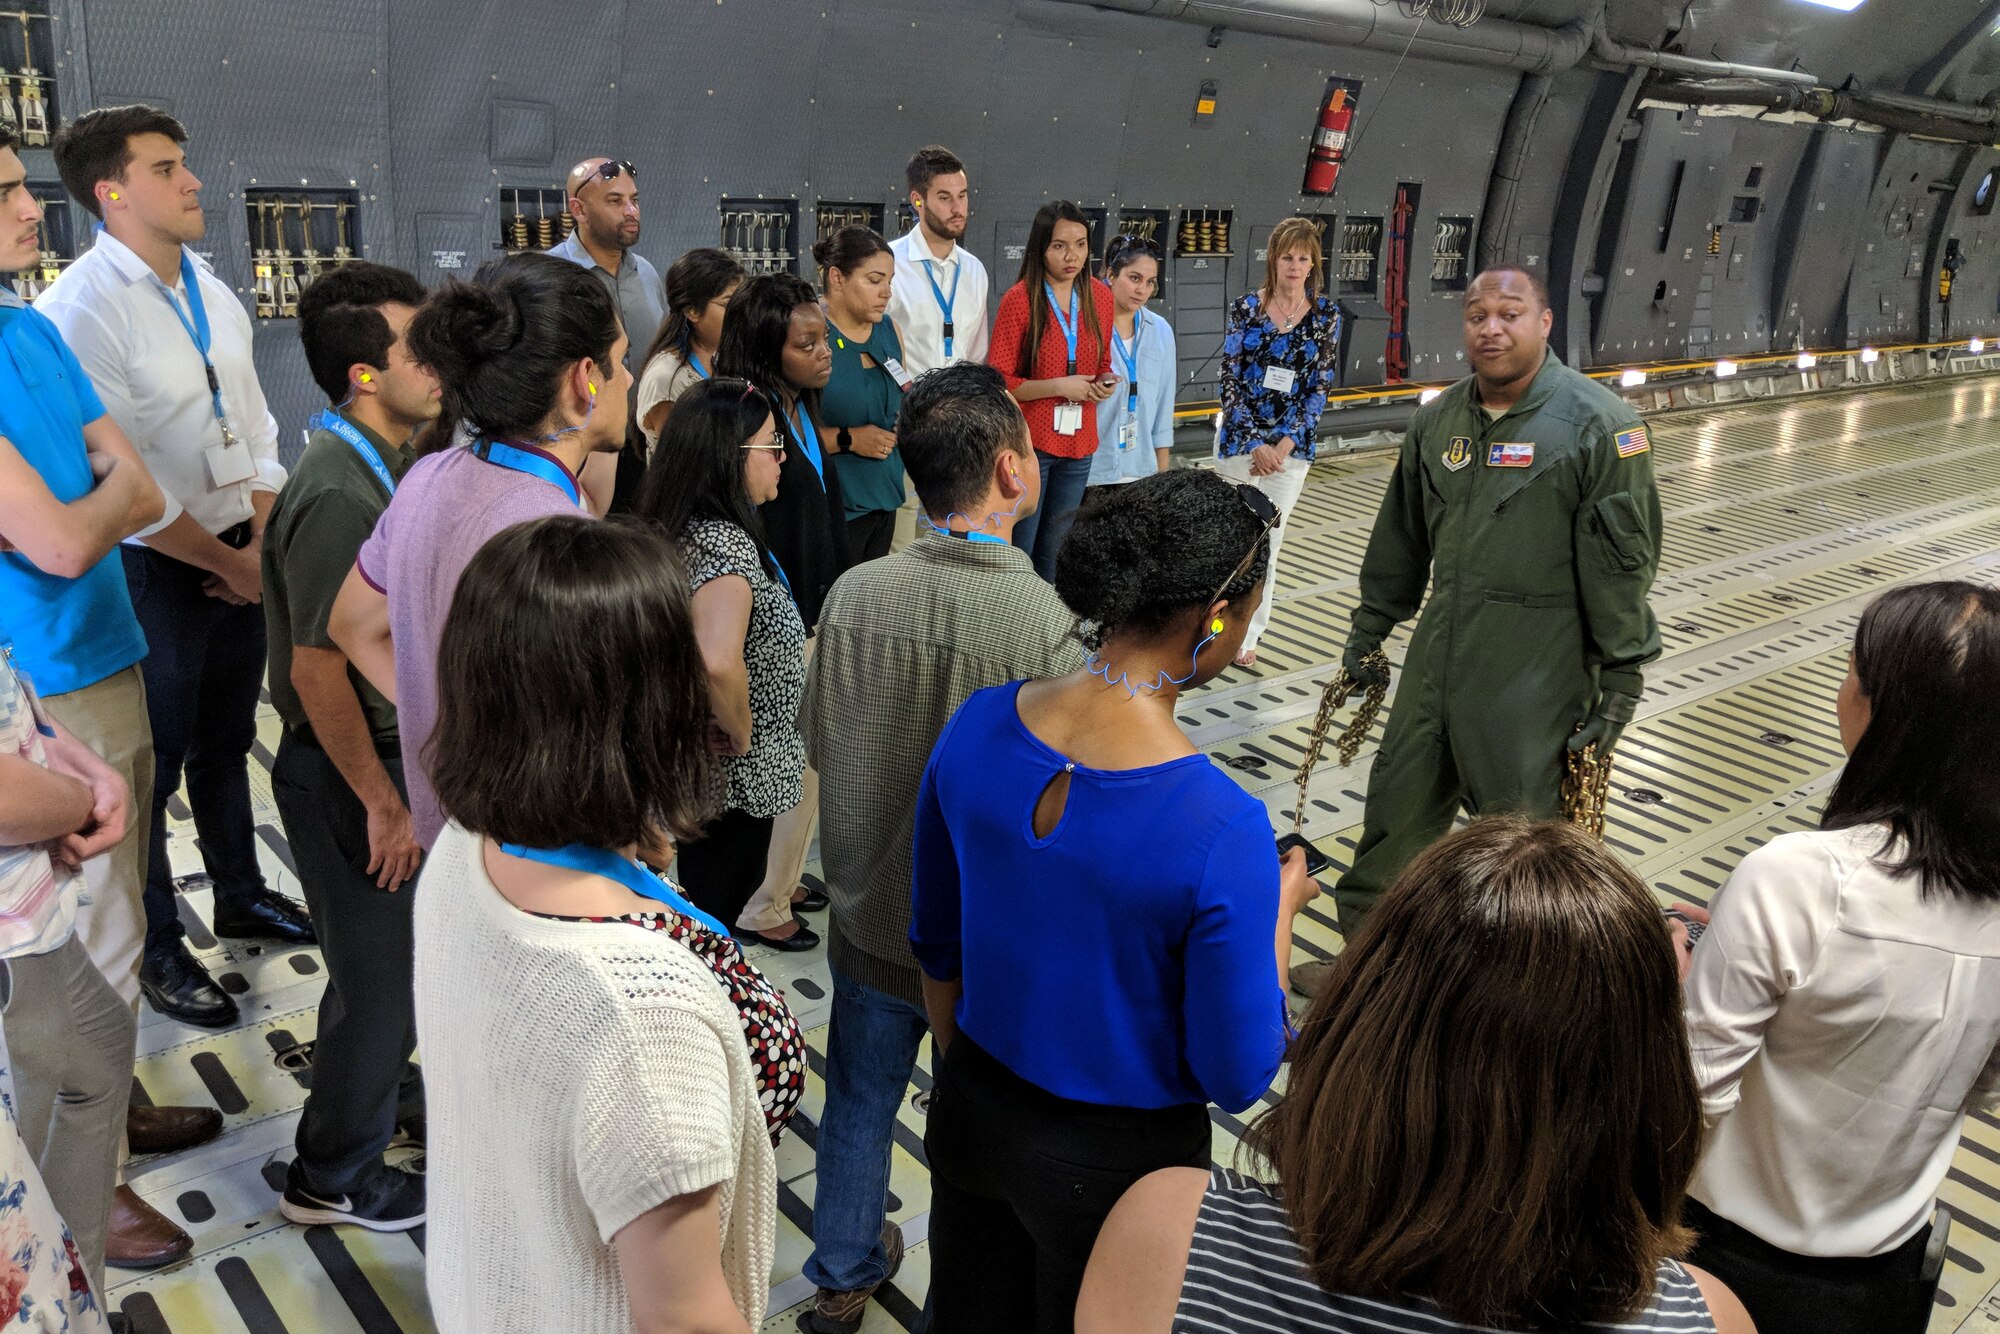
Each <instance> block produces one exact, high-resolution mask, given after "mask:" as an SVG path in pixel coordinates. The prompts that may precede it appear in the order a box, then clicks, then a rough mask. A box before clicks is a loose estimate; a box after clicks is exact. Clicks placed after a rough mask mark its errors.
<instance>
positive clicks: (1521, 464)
mask: <svg viewBox="0 0 2000 1334" xmlns="http://www.w3.org/2000/svg"><path fill="white" fill-rule="evenodd" d="M1534 463H1535V447H1534V446H1533V445H1523V444H1507V443H1504V442H1502V441H1498V440H1496V441H1494V442H1493V444H1492V445H1490V446H1488V448H1487V450H1486V466H1487V467H1489V468H1530V467H1533V466H1534Z"/></svg>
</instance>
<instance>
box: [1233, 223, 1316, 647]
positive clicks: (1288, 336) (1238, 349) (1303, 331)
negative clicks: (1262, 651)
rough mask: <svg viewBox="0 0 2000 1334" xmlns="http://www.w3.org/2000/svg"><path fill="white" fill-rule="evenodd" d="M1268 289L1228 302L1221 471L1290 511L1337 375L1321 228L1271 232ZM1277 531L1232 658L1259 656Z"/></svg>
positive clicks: (1274, 582)
mask: <svg viewBox="0 0 2000 1334" xmlns="http://www.w3.org/2000/svg"><path fill="white" fill-rule="evenodd" d="M1265 254H1266V259H1265V264H1264V286H1263V288H1262V289H1261V290H1259V291H1256V292H1252V293H1248V294H1246V295H1244V296H1241V297H1238V298H1237V299H1236V301H1235V303H1234V304H1232V305H1231V306H1230V308H1229V326H1228V330H1227V332H1226V333H1225V334H1224V336H1223V340H1222V420H1221V423H1220V425H1219V426H1218V428H1217V430H1216V436H1215V459H1216V470H1217V471H1218V472H1220V473H1221V474H1222V475H1223V476H1224V477H1227V478H1228V479H1229V480H1230V481H1232V482H1248V483H1249V484H1250V485H1252V486H1254V487H1256V488H1257V489H1258V490H1260V491H1262V492H1263V493H1264V494H1265V495H1267V496H1269V497H1270V498H1271V500H1272V501H1273V503H1275V504H1276V505H1277V507H1278V512H1279V513H1280V514H1281V515H1283V516H1285V517H1286V518H1288V519H1289V518H1290V517H1291V513H1292V506H1293V505H1294V504H1295V503H1297V501H1298V498H1299V492H1300V491H1302V490H1304V489H1305V484H1306V473H1307V472H1308V471H1310V470H1311V468H1312V463H1313V457H1314V449H1315V446H1314V440H1313V438H1314V436H1315V435H1317V434H1318V432H1319V415H1320V413H1321V412H1323V411H1325V409H1326V396H1327V392H1328V391H1329V390H1331V389H1332V388H1333V387H1334V385H1335V383H1336V382H1337V381H1338V379H1339V375H1340V336H1341V334H1342V333H1343V332H1344V327H1343V326H1344V320H1343V319H1342V316H1341V313H1340V307H1339V306H1337V305H1335V304H1334V302H1333V300H1332V299H1331V298H1329V297H1328V296H1326V294H1325V293H1323V292H1321V291H1320V290H1319V264H1320V243H1319V231H1318V229H1317V228H1315V227H1314V226H1313V224H1312V222H1311V220H1310V219H1307V218H1287V219H1285V220H1284V221H1283V222H1281V223H1279V224H1278V225H1277V227H1275V228H1274V229H1272V232H1271V242H1270V246H1269V248H1268V249H1267V250H1266V252H1265ZM1284 534H1285V530H1284V527H1283V525H1282V524H1281V525H1280V526H1279V527H1278V528H1276V529H1274V530H1272V533H1271V567H1270V571H1269V573H1267V574H1266V575H1265V576H1264V600H1263V602H1262V603H1261V604H1259V606H1258V608H1257V612H1256V614H1255V615H1254V616H1252V617H1251V619H1250V631H1249V633H1248V634H1246V635H1245V636H1244V637H1243V648H1242V651H1241V652H1240V653H1238V654H1237V656H1236V665H1237V666H1239V667H1249V666H1252V665H1254V664H1255V663H1256V661H1257V641H1258V640H1259V639H1260V638H1262V637H1263V634H1264V628H1265V627H1266V626H1267V625H1269V624H1270V622H1271V600H1272V597H1273V596H1274V594H1275V593H1276V590H1277V587H1278V547H1279V544H1280V542H1281V540H1282V539H1283V537H1284Z"/></svg>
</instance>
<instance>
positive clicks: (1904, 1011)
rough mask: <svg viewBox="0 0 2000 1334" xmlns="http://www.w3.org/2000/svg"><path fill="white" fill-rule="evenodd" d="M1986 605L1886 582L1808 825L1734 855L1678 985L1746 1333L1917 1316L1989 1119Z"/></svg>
mask: <svg viewBox="0 0 2000 1334" xmlns="http://www.w3.org/2000/svg"><path fill="white" fill-rule="evenodd" d="M1996 699H2000V590H1995V589H1990V588H1981V587H1978V586H1976V585H1973V584H1966V583H1933V584H1921V585H1916V586H1913V587H1907V588H1899V589H1896V590H1894V591H1892V592H1890V593H1887V594H1884V595H1883V596H1882V597H1881V598H1879V599H1877V600H1876V601H1875V602H1874V603H1873V604H1872V605H1871V606H1870V607H1869V608H1868V610H1867V612H1866V613H1864V614H1863V616H1862V618H1861V624H1860V627H1859V629H1858V630H1857V632H1856V635H1855V643H1854V656H1853V661H1852V664H1851V666H1850V668H1849V670H1848V675H1847V680H1846V682H1845V683H1844V684H1843V685H1842V686H1841V689H1840V697H1839V704H1838V709H1839V715H1840V737H1841V743H1842V745H1843V746H1844V747H1845V748H1846V749H1847V752H1848V762H1847V768H1846V770H1845V771H1844V772H1843V773H1842V775H1841V777H1840V781H1839V783H1838V785H1837V786H1836V787H1835V788H1834V791H1833V795H1832V796H1831V798H1830V799H1829V800H1828V801H1827V805H1826V813H1825V815H1824V816H1823V817H1822V818H1821V822H1820V828H1819V829H1818V830H1816V831H1808V832H1801V833H1796V834H1786V835H1783V836H1781V837H1779V838H1777V839H1774V840H1772V841H1771V842H1770V843H1768V844H1766V845H1765V846H1764V847H1762V848H1759V849H1758V850H1757V851H1755V852H1753V853H1751V854H1750V855H1749V856H1748V857H1745V858H1744V859H1743V862H1742V864H1741V865H1740V866H1738V867H1737V869H1736V872H1735V874H1734V875H1732V876H1731V877H1730V878H1729V883H1728V884H1726V885H1725V886H1723V889H1722V892H1721V893H1720V895H1719V896H1718V897H1717V898H1716V900H1715V904H1714V915H1713V920H1712V922H1711V924H1710V926H1709V928H1708V931H1707V933H1706V935H1704V936H1703V937H1702V939H1701V941H1700V943H1699V945H1698V946H1696V947H1695V949H1694V951H1693V956H1692V961H1691V964H1690V967H1689V971H1688V976H1687V1008H1688V1030H1689V1038H1690V1041H1691V1043H1692V1046H1693V1050H1694V1060H1695V1071H1696V1075H1697V1077H1698V1078H1699V1080H1700V1082H1701V1090H1702V1103H1703V1111H1704V1113H1705V1115H1706V1118H1707V1120H1708V1122H1709V1131H1708V1138H1707V1143H1706V1145H1705V1146H1704V1149H1703V1153H1702V1159H1701V1165H1700V1167H1699V1168H1698V1169H1697V1170H1696V1173H1695V1178H1694V1181H1693V1183H1692V1184H1691V1185H1690V1186H1689V1189H1688V1193H1689V1195H1690V1197H1691V1204H1695V1205H1697V1206H1698V1207H1695V1208H1694V1209H1693V1210H1692V1213H1693V1215H1694V1216H1692V1217H1690V1218H1689V1220H1688V1221H1689V1223H1690V1224H1691V1225H1693V1226H1694V1227H1696V1228H1697V1229H1698V1230H1699V1231H1701V1232H1702V1234H1703V1237H1702V1242H1701V1245H1700V1248H1699V1249H1698V1250H1697V1251H1696V1252H1695V1254H1694V1255H1693V1257H1692V1259H1693V1261H1694V1262H1695V1263H1696V1264H1698V1265H1700V1266H1701V1267H1702V1268H1704V1269H1707V1270H1709V1271H1710V1272H1712V1273H1714V1274H1715V1275H1716V1276H1717V1277H1718V1278H1721V1279H1722V1280H1723V1281H1724V1282H1726V1283H1727V1284H1728V1285H1729V1286H1730V1287H1731V1288H1733V1289H1734V1290H1735V1291H1736V1293H1737V1295H1738V1296H1740V1297H1741V1298H1742V1299H1743V1304H1744V1305H1745V1306H1746V1307H1748V1308H1749V1310H1750V1314H1751V1316H1752V1317H1753V1318H1754V1319H1755V1321H1756V1323H1757V1328H1758V1330H1759V1331H1760V1334H1792V1331H1801V1332H1803V1331H1812V1334H1844V1332H1845V1331H1856V1332H1857V1334H1859V1332H1861V1331H1866V1334H1900V1332H1901V1331H1913V1332H1914V1331H1921V1330H1923V1329H1924V1328H1925V1327H1926V1325H1927V1324H1928V1322H1929V1319H1930V1309H1931V1304H1932V1292H1933V1289H1934V1283H1933V1282H1931V1281H1930V1280H1929V1279H1928V1278H1926V1277H1925V1276H1924V1272H1923V1271H1924V1256H1925V1251H1926V1247H1927V1244H1928V1243H1929V1241H1930V1231H1931V1212H1932V1209H1933V1208H1934V1206H1935V1204H1936V1201H1937V1192H1938V1187H1939V1185H1940V1184H1941V1183H1942V1182H1943V1180H1944V1177H1945V1173H1946V1171H1947V1170H1948V1169H1949V1168H1950V1166H1951V1160H1952V1155H1953V1153H1954V1152H1955V1151H1956V1150H1957V1147H1958V1140H1959V1132H1960V1129H1961V1127H1962V1126H1963V1125H1964V1123H1965V1117H1966V1113H1967V1112H1969V1111H1971V1110H1974V1109H1976V1108H1986V1107H1992V1106H1995V1105H2000V1055H1996V1050H1995V1048H1996V1044H2000V762H1996V758H1995V757H1996V756H2000V709H1996V708H1995V706H1994V701H1995V700H1996Z"/></svg>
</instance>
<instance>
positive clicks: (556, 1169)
mask: <svg viewBox="0 0 2000 1334" xmlns="http://www.w3.org/2000/svg"><path fill="white" fill-rule="evenodd" d="M705 682H706V677H705V674H704V672H703V668H702V663H701V658H700V654H699V651H698V649H697V648H696V640H695V636H694V630H693V626H692V623H691V620H690V617H689V612H688V591H687V584H686V581H685V579H684V577H683V576H682V574H681V571H680V565H679V561H678V559H677V558H676V556H675V554H674V552H673V550H672V548H671V547H670V546H669V545H668V544H667V542H666V541H665V540H664V539H663V538H660V537H658V536H656V535H654V534H652V533H650V532H647V531H641V530H638V529H636V528H627V527H624V526H622V525H619V524H615V523H599V522H596V521H593V520H590V519H587V518H583V517H580V516H579V517H568V516H564V517H559V518H550V519H542V520H537V521H535V522H532V523H526V524H521V525H519V526H517V527H514V528H509V529H507V530H506V531H505V532H502V533H501V534H499V535H498V536H497V537H495V538H494V539H493V540H492V541H491V542H489V543H488V544H487V545H486V546H485V548H484V549H482V550H481V552H480V553H479V555H478V556H476V557H475V558H474V559H473V561H472V563H471V564H470V565H469V566H467V567H466V570H465V574H464V577H463V578H462V579H461V580H460V582H459V585H458V590H457V593H456V595H455V597H454V600H453V602H452V607H451V612H450V615H449V616H448V617H447V618H446V621H445V626H444V635H443V641H442V645H441V648H440V651H439V657H438V697H439V717H438V725H437V729H436V732H435V734H434V735H433V737H432V740H431V743H430V744H431V757H432V758H431V766H432V772H433V773H434V774H435V775H436V782H437V789H438V796H439V798H440V800H441V802H442V804H443V806H444V808H445V810H446V811H448V812H449V813H450V815H451V817H452V823H451V824H450V825H449V826H448V827H447V828H446V830H445V832H444V833H443V835H442V836H441V837H440V838H439V839H438V842H437V846H436V847H435V848H434V849H433V850H432V852H431V855H430V860H429V862H428V864H427V865H426V866H425V868H424V872H423V879H422V883H421V884H420V885H419V886H418V889H417V895H418V898H417V908H416V1001H417V1037H418V1041H419V1044H420V1046H421V1048H422V1050H423V1054H424V1073H425V1084H426V1089H427V1095H428V1108H429V1114H430V1139H429V1193H430V1198H429V1208H430V1223H429V1226H430V1234H429V1239H428V1252H427V1258H426V1263H427V1267H428V1278H429V1288H430V1300H431V1309H432V1312H433V1314H434V1315H435V1317H436V1319H437V1323H438V1327H439V1329H440V1330H441V1331H443V1334H475V1332H476V1334H512V1332H513V1331H520V1334H529V1332H530V1331H533V1334H546V1331H550V1330H562V1331H564V1334H600V1331H601V1332H602V1334H614V1332H615V1334H630V1332H631V1331H633V1330H634V1329H637V1330H642V1331H650V1330H655V1329H701V1330H716V1331H728V1330H735V1331H748V1330H751V1329H755V1328H756V1327H757V1324H758V1322H759V1321H761V1320H762V1319H763V1316H764V1307H765V1302H766V1299H767V1297H768V1295H769V1282H770V1269H771V1256H772V1248H773V1237H774V1228H775V1220H774V1218H773V1210H774V1202H775V1195H776V1173H775V1168H774V1163H773V1155H772V1144H773V1141H774V1139H775V1136H776V1134H777V1133H778V1132H779V1131H780V1130H781V1129H782V1127H783V1124H784V1121H785V1119H786V1118H787V1117H788V1116H789V1115H790V1114H791V1111H792V1109H793V1108H794V1107H795V1106H796V1105H797V1101H798V1097H799V1093H800V1091H802V1089H803V1087H804V1047H803V1045H802V1044H801V1042H800V1040H799V1033H798V1028H797V1025H796V1023H795V1022H794V1021H793V1019H792V1016H791V1014H790V1012H789V1011H788V1010H787V1009H786V1008H785V1004H784V1000H783V998H782V997H781V996H780V995H779V994H778V993H777V992H776V991H775V990H774V989H773V988H771V987H770V985H769V984H768V983H766V982H765V981H764V979H763V978H762V977H761V976H759V975H758V974H757V972H756V971H755V970H754V969H752V968H750V967H749V966H748V965H747V964H745V963H744V962H743V959H742V955H741V954H740V953H739V952H738V951H737V948H736V946H735V944H734V943H733V942H732V941H731V940H730V939H729V934H728V932H727V931H726V930H725V929H723V928H721V927H720V926H719V925H718V924H717V923H714V922H713V921H710V920H708V919H707V918H706V917H705V916H704V915H703V914H701V913H700V912H699V911H698V910H696V909H695V908H693V907H692V906H691V905H689V904H688V903H687V902H686V901H685V900H684V899H683V898H682V897H681V896H680V895H679V894H678V892H677V891H676V890H675V889H674V887H673V886H672V885H671V884H670V883H668V882H667V881H666V880H665V879H664V878H663V877H661V876H659V875H657V874H656V873H654V872H652V871H650V870H648V869H647V868H646V867H645V866H643V865H642V864H641V863H640V862H639V861H638V860H637V858H638V857H639V856H641V855H644V856H645V857H646V858H647V859H648V860H649V861H654V862H658V863H660V864H664V863H665V861H666V860H667V858H668V856H670V853H668V852H667V851H666V848H665V841H666V840H668V839H671V838H676V837H681V838H684V837H687V836H688V835H690V834H691V833H693V832H694V831H695V830H696V829H698V828H699V827H700V824H701V822H702V820H703V819H704V818H705V817H706V816H707V814H708V813H709V812H708V806H709V804H710V802H711V800H712V793H713V792H714V791H715V790H716V789H715V786H714V783H713V771H712V769H711V761H710V758H709V755H708V751H707V748H706V746H705V744H704V738H705V736H706V732H707V723H708V712H709V710H708V701H707V689H706V684H705Z"/></svg>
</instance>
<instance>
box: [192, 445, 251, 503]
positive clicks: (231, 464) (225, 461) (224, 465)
mask: <svg viewBox="0 0 2000 1334" xmlns="http://www.w3.org/2000/svg"><path fill="white" fill-rule="evenodd" d="M202 456H203V457H204V458H206V459H207V460H208V480H209V488H210V489H211V490H214V491H220V490H221V489H222V488H223V487H225V486H235V485H236V484H237V483H239V482H247V481H249V480H250V479H251V478H253V477H255V476H256V475H257V460H256V459H255V458H253V457H252V456H251V454H250V446H248V445H246V444H244V443H243V442H242V441H241V440H231V441H230V442H229V443H228V444H226V445H210V446H209V447H208V448H207V449H204V450H203V451H202Z"/></svg>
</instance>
